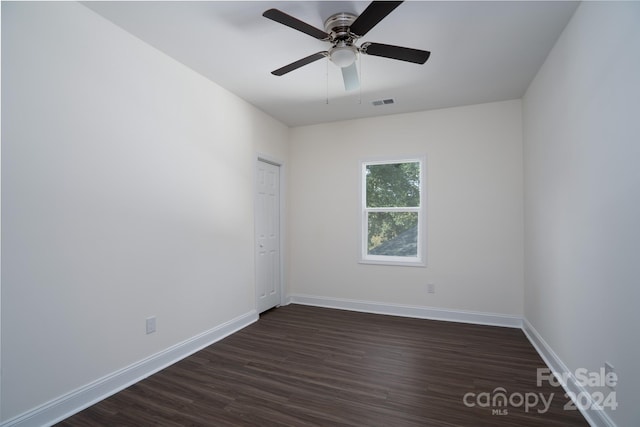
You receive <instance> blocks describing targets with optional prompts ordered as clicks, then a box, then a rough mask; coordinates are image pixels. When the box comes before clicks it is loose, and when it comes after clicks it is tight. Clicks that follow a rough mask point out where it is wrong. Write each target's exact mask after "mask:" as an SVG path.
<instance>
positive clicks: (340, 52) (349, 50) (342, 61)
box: [329, 45, 357, 68]
mask: <svg viewBox="0 0 640 427" xmlns="http://www.w3.org/2000/svg"><path fill="white" fill-rule="evenodd" d="M356 56H357V50H356V48H355V46H353V45H351V46H347V45H344V46H335V47H333V48H331V50H329V59H331V62H333V63H334V64H336V65H337V66H338V67H340V68H344V67H348V66H350V65H351V64H353V63H354V62H355V61H356Z"/></svg>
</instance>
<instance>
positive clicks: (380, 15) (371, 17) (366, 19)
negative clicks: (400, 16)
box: [350, 1, 402, 37]
mask: <svg viewBox="0 0 640 427" xmlns="http://www.w3.org/2000/svg"><path fill="white" fill-rule="evenodd" d="M401 3H402V2H401V1H372V2H371V4H370V5H369V6H367V8H366V9H365V10H364V12H362V13H361V14H360V16H358V17H357V18H356V20H355V21H353V24H351V27H350V30H351V32H352V33H353V34H355V35H357V36H360V37H362V36H364V35H365V34H367V33H368V32H369V30H371V29H372V28H373V27H375V26H376V25H377V24H378V22H380V21H382V20H383V19H384V18H385V17H386V16H387V15H388V14H390V13H391V12H393V10H394V9H395V8H396V7H398V6H400V4H401Z"/></svg>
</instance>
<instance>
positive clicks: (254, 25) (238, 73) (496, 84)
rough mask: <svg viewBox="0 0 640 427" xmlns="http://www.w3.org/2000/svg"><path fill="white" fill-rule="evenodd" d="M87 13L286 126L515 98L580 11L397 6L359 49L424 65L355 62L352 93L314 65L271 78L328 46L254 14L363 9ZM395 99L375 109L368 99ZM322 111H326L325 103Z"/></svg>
mask: <svg viewBox="0 0 640 427" xmlns="http://www.w3.org/2000/svg"><path fill="white" fill-rule="evenodd" d="M84 4H85V5H86V6H87V7H89V8H91V9H92V10H94V11H96V12H97V13H99V14H101V15H102V16H104V17H106V18H107V19H109V20H111V21H112V22H114V23H115V24H117V25H118V26H120V27H122V28H124V29H125V30H127V31H128V32H130V33H131V34H133V35H135V36H137V37H138V38H140V39H142V40H144V41H145V42H147V43H148V44H150V45H152V46H154V47H155V48H157V49H159V50H161V51H163V52H165V53H166V54H167V55H169V56H171V57H173V58H175V59H176V60H178V61H180V62H181V63H183V64H185V65H186V66H188V67H190V68H192V69H193V70H195V71H197V72H198V73H200V74H202V75H204V76H205V77H207V78H209V79H210V80H212V81H214V82H216V83H217V84H219V85H220V86H222V87H224V88H226V89H228V90H229V91H231V92H233V93H235V94H236V95H238V96H240V97H241V98H243V99H245V100H246V101H248V102H249V103H251V104H253V105H255V106H256V107H258V108H260V109H261V110H263V111H265V112H266V113H268V114H270V115H271V116H273V117H275V118H277V119H279V120H280V121H282V122H283V123H286V124H287V125H289V126H301V125H308V124H315V123H322V122H329V121H336V120H345V119H353V118H360V117H371V116H377V115H385V114H395V113H405V112H411V111H421V110H428V109H435V108H445V107H453V106H459V105H472V104H478V103H484V102H492V101H501V100H507V99H516V98H520V97H521V96H522V95H523V94H524V92H525V90H526V88H527V86H528V85H529V83H530V82H531V80H532V79H533V77H534V76H535V73H536V72H537V71H538V69H539V68H540V66H541V65H542V63H543V61H544V59H545V58H546V56H547V54H548V52H549V50H550V49H551V48H552V47H553V44H554V43H555V41H556V39H557V38H558V36H559V35H560V33H561V32H562V30H563V29H564V27H565V25H566V24H567V22H568V21H569V19H570V18H571V15H572V14H573V12H574V11H575V8H576V7H577V4H578V3H577V2H560V1H544V2H542V1H533V2H525V1H498V2H483V1H471V2H461V1H460V2H457V1H445V2H431V1H425V2H423V1H407V2H405V3H403V4H401V5H400V6H399V7H398V8H397V9H396V10H394V11H393V12H392V13H391V14H390V15H389V16H387V17H386V18H385V19H384V20H383V21H382V22H380V23H379V24H378V25H377V26H376V27H374V28H373V29H372V30H371V31H370V32H369V33H368V34H367V35H366V36H365V37H363V38H362V40H361V41H359V42H358V45H359V44H361V42H363V41H372V42H377V43H386V44H394V45H399V46H406V47H412V48H416V49H422V50H429V51H431V57H430V58H429V60H428V61H427V63H426V64H425V65H416V64H413V63H408V62H401V61H395V60H391V59H386V58H380V57H373V56H366V55H360V59H359V62H358V66H359V68H360V72H361V89H360V90H359V91H355V92H349V93H347V92H345V91H344V87H343V85H342V80H341V74H340V72H339V68H337V67H336V66H335V65H334V64H332V63H329V62H328V61H327V60H324V59H323V60H320V61H317V62H314V63H312V64H309V65H307V66H305V67H302V68H300V69H298V70H295V71H292V72H291V73H289V74H286V75H284V76H282V77H276V76H273V75H272V74H271V71H272V70H275V69H277V68H280V67H281V66H284V65H287V64H289V63H291V62H293V61H296V60H298V59H301V58H303V57H305V56H308V55H310V54H312V53H316V52H319V51H324V50H327V48H328V47H329V44H328V43H326V42H322V41H319V40H316V39H314V38H312V37H310V36H308V35H306V34H304V33H301V32H298V31H296V30H293V29H291V28H289V27H286V26H283V25H281V24H278V23H276V22H274V21H271V20H269V19H267V18H264V17H263V16H262V12H264V11H265V10H267V9H269V8H277V9H280V10H282V11H283V12H285V13H287V14H289V15H292V16H294V17H296V18H298V19H300V20H302V21H305V22H307V23H309V24H311V25H313V26H315V27H318V28H320V29H324V26H323V23H324V20H325V19H326V18H328V17H329V16H330V15H332V14H334V13H337V12H351V13H355V14H360V13H361V12H362V11H363V10H364V9H365V8H366V6H367V5H368V4H369V2H330V1H304V2H271V1H228V2H221V1H214V2H208V1H196V2H179V1H178V2H173V1H160V2H156V1H143V2H85V3H84ZM386 98H393V99H394V100H395V104H393V105H385V106H378V107H375V106H373V105H372V104H371V102H372V101H374V100H378V99H386ZM327 101H328V103H327Z"/></svg>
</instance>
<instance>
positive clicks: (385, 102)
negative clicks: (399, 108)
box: [372, 98, 396, 107]
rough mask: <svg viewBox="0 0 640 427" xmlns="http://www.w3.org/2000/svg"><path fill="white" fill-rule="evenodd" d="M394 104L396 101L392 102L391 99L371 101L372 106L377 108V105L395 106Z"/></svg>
mask: <svg viewBox="0 0 640 427" xmlns="http://www.w3.org/2000/svg"><path fill="white" fill-rule="evenodd" d="M395 102H396V101H394V100H393V99H392V98H389V99H379V100H377V101H373V102H372V104H373V105H375V106H376V107H377V106H379V105H389V104H395Z"/></svg>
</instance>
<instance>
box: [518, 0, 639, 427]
mask: <svg viewBox="0 0 640 427" xmlns="http://www.w3.org/2000/svg"><path fill="white" fill-rule="evenodd" d="M523 111H524V113H523V121H524V145H525V149H524V158H525V218H526V220H525V242H526V247H525V254H526V258H525V259H526V268H525V272H526V273H525V276H526V285H525V316H526V318H527V319H528V321H529V322H530V323H531V324H532V325H533V327H534V328H535V329H536V330H537V331H538V333H539V334H540V335H541V336H542V337H543V339H544V340H545V341H546V342H547V344H548V345H549V346H550V347H551V348H552V349H553V350H554V351H555V353H556V354H557V355H558V357H559V358H560V359H561V360H562V361H563V362H564V363H565V364H566V365H567V367H568V368H569V369H570V371H572V372H575V370H576V369H578V368H586V369H588V370H590V371H596V370H597V369H598V368H599V367H601V366H603V364H604V362H605V361H609V362H610V363H612V364H613V365H614V367H615V368H616V371H617V373H618V375H619V378H620V382H619V385H618V387H617V390H616V392H617V399H618V403H619V407H618V409H617V410H616V411H609V415H610V417H611V419H613V420H614V421H615V422H616V423H617V424H618V425H620V426H631V425H640V412H639V411H638V396H640V369H638V361H639V360H640V339H639V338H638V336H639V335H638V332H637V327H638V324H639V322H640V315H638V313H639V312H640V310H638V302H639V301H640V290H639V289H640V287H639V280H638V278H639V277H640V257H639V255H640V167H639V166H638V165H640V143H639V136H640V120H639V119H640V3H637V2H629V3H617V2H607V3H596V2H586V3H583V4H582V5H581V6H580V7H579V8H578V9H577V11H576V13H575V15H574V17H573V18H572V20H571V21H570V23H569V24H568V26H567V28H566V29H565V31H564V33H563V34H562V36H561V37H560V39H559V40H558V42H557V44H556V46H555V47H554V49H553V50H552V52H551V53H550V55H549V57H548V58H547V60H546V62H545V64H544V65H543V67H542V68H541V69H540V71H539V72H538V74H537V76H536V78H535V79H534V81H533V82H532V84H531V85H530V87H529V89H528V91H527V93H526V96H525V97H524V100H523Z"/></svg>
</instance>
